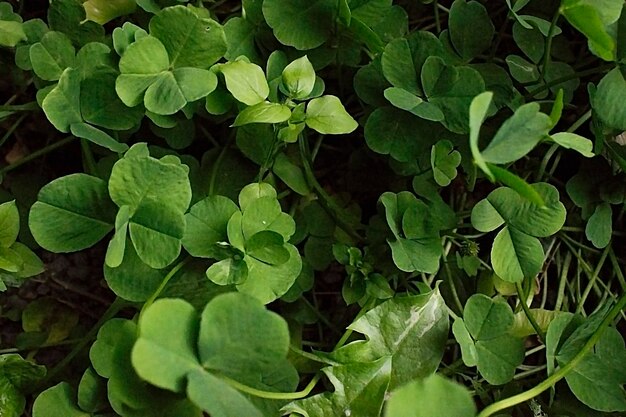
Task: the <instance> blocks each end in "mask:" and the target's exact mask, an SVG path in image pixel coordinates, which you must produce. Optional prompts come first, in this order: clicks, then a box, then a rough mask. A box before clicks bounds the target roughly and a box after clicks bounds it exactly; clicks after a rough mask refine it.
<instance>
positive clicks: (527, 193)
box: [487, 163, 546, 207]
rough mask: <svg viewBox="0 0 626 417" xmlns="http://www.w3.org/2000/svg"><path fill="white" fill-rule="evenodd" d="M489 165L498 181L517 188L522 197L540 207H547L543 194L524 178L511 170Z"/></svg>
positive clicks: (514, 188)
mask: <svg viewBox="0 0 626 417" xmlns="http://www.w3.org/2000/svg"><path fill="white" fill-rule="evenodd" d="M487 166H488V167H489V170H490V171H491V173H492V174H493V176H494V178H495V180H496V181H499V182H501V183H502V184H504V185H506V186H507V187H509V188H511V189H513V190H515V191H516V192H517V193H518V194H519V195H520V196H521V197H524V198H525V199H526V200H528V201H530V202H531V203H533V204H535V205H537V206H539V207H545V205H546V202H545V201H543V198H542V197H541V195H540V194H539V193H538V192H537V191H536V190H535V189H534V188H533V187H532V186H531V185H530V184H528V183H527V182H526V181H525V180H524V179H523V178H520V177H518V176H517V175H515V174H513V173H512V172H511V171H509V170H507V169H504V168H500V167H499V166H497V165H493V164H489V163H488V164H487Z"/></svg>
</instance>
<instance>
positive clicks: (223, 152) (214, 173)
mask: <svg viewBox="0 0 626 417" xmlns="http://www.w3.org/2000/svg"><path fill="white" fill-rule="evenodd" d="M227 150H228V145H224V147H222V150H221V151H220V154H219V155H218V156H217V159H216V160H215V163H214V164H213V169H211V179H210V181H209V195H213V193H214V192H215V181H216V179H217V173H218V172H219V171H220V165H221V164H222V160H223V159H224V156H225V155H226V151H227Z"/></svg>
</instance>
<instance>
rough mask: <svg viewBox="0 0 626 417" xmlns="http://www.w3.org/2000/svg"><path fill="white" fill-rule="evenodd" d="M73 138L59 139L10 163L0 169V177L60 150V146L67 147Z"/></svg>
mask: <svg viewBox="0 0 626 417" xmlns="http://www.w3.org/2000/svg"><path fill="white" fill-rule="evenodd" d="M74 139H75V138H74V136H68V137H66V138H64V139H61V140H60V141H58V142H54V143H53V144H51V145H48V146H46V147H45V148H41V149H39V150H36V151H35V152H33V153H31V154H29V155H27V156H25V157H24V158H22V159H20V160H19V161H16V162H14V163H12V164H11V165H7V166H5V167H4V168H2V169H0V177H1V176H3V175H4V174H6V173H7V172H9V171H13V170H14V169H16V168H19V167H21V166H22V165H24V164H25V163H27V162H30V161H32V160H33V159H37V158H39V157H40V156H43V155H46V154H48V153H50V152H52V151H53V150H55V149H57V148H60V147H62V146H65V145H67V144H68V143H70V142H71V141H73V140H74Z"/></svg>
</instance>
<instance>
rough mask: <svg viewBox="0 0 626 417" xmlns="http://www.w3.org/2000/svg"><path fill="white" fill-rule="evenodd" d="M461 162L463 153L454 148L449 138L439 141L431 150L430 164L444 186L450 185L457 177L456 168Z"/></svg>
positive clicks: (435, 175) (435, 176)
mask: <svg viewBox="0 0 626 417" xmlns="http://www.w3.org/2000/svg"><path fill="white" fill-rule="evenodd" d="M460 163H461V153H460V152H459V151H456V150H454V145H452V142H450V141H449V140H442V141H439V142H437V143H436V144H435V145H434V146H433V147H432V150H431V152H430V165H431V167H432V169H433V176H434V178H435V181H436V182H437V184H439V185H441V186H442V187H446V186H448V185H450V183H451V182H452V180H453V179H454V178H456V174H457V173H456V168H457V167H458V166H459V164H460Z"/></svg>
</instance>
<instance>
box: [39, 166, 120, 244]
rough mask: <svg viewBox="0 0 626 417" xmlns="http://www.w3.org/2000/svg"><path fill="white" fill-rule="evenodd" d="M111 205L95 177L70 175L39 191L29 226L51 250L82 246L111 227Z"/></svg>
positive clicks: (101, 182) (92, 241)
mask: <svg viewBox="0 0 626 417" xmlns="http://www.w3.org/2000/svg"><path fill="white" fill-rule="evenodd" d="M115 212H116V209H115V205H114V204H113V202H112V201H111V199H110V198H109V195H108V193H107V186H106V183H105V182H104V181H102V180H101V179H99V178H96V177H92V176H89V175H86V174H72V175H68V176H65V177H61V178H59V179H56V180H54V181H52V182H50V183H48V184H47V185H46V186H44V187H43V188H42V189H41V191H39V196H38V198H37V202H35V204H33V206H32V207H31V210H30V216H29V223H28V224H29V226H30V230H31V231H32V233H33V236H34V238H35V240H36V241H37V243H39V244H40V245H41V246H42V247H43V248H45V249H47V250H49V251H52V252H75V251H79V250H82V249H86V248H88V247H90V246H92V245H94V244H95V243H97V242H98V241H99V240H100V239H102V238H103V237H104V236H105V235H106V234H107V233H109V232H110V231H111V230H112V229H113V224H114V220H115V219H114V213H115Z"/></svg>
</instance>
